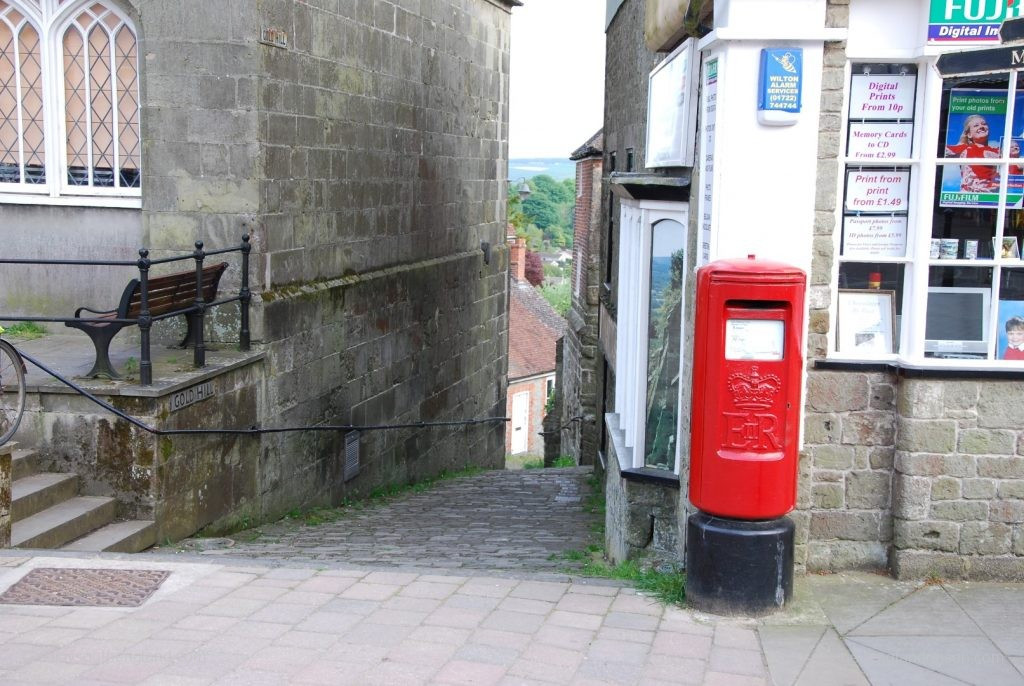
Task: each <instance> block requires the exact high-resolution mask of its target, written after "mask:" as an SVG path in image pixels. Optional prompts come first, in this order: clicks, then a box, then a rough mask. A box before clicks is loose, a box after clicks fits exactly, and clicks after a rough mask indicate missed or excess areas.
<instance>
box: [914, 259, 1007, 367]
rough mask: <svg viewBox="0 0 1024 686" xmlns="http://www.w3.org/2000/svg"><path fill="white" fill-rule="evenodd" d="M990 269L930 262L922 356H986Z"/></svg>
mask: <svg viewBox="0 0 1024 686" xmlns="http://www.w3.org/2000/svg"><path fill="white" fill-rule="evenodd" d="M991 302H992V269H991V268H988V267H959V266H955V267H954V266H951V267H946V266H932V267H931V268H930V269H929V270H928V301H927V309H926V312H925V346H924V350H925V356H926V357H940V358H954V359H959V358H965V359H986V358H987V357H988V335H989V334H988V330H989V326H988V324H989V317H990V313H991Z"/></svg>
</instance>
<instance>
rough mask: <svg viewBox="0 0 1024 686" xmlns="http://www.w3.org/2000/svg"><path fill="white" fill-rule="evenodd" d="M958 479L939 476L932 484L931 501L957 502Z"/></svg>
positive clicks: (959, 495) (958, 496) (958, 492)
mask: <svg viewBox="0 0 1024 686" xmlns="http://www.w3.org/2000/svg"><path fill="white" fill-rule="evenodd" d="M960 492H961V488H960V479H954V478H952V477H949V476H940V477H939V478H937V479H935V481H933V482H932V500H959V499H960V497H961V494H960Z"/></svg>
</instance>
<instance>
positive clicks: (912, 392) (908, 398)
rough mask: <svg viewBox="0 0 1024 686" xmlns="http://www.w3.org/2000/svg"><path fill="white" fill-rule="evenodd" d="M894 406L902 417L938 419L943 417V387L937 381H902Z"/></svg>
mask: <svg viewBox="0 0 1024 686" xmlns="http://www.w3.org/2000/svg"><path fill="white" fill-rule="evenodd" d="M896 406H897V408H898V409H899V413H900V415H901V416H903V417H909V418H913V419H939V418H941V417H942V416H943V411H944V409H945V408H944V405H943V385H942V382H939V381H923V380H920V379H913V380H904V381H903V383H901V384H900V386H899V394H898V395H897V398H896Z"/></svg>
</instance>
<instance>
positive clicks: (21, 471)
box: [11, 448, 39, 479]
mask: <svg viewBox="0 0 1024 686" xmlns="http://www.w3.org/2000/svg"><path fill="white" fill-rule="evenodd" d="M38 471H39V453H37V452H36V451H35V450H31V449H28V448H16V449H15V450H14V453H13V454H12V455H11V478H12V479H23V478H25V477H26V476H29V475H31V474H35V473H36V472H38Z"/></svg>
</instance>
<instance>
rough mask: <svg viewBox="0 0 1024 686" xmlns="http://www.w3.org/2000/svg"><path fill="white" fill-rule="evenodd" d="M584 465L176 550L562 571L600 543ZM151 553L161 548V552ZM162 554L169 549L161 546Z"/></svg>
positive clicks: (284, 523)
mask: <svg viewBox="0 0 1024 686" xmlns="http://www.w3.org/2000/svg"><path fill="white" fill-rule="evenodd" d="M590 473H591V469H590V468H589V467H576V468H570V469H543V470H541V469H531V470H521V471H490V472H484V473H482V474H479V475H474V476H467V477H460V478H456V479H452V480H450V481H441V482H438V483H436V484H434V485H433V486H432V487H430V488H429V489H427V490H425V491H422V492H419V493H416V492H407V493H404V494H401V495H398V496H396V497H395V498H394V499H391V500H389V501H387V502H384V503H378V504H370V505H368V506H366V507H364V508H346V509H347V510H348V511H349V512H348V513H347V514H345V516H343V517H342V518H340V519H338V520H337V521H334V522H326V523H322V524H317V525H307V524H306V523H304V522H303V521H301V520H293V519H284V520H281V521H279V522H276V523H273V524H267V525H264V526H262V527H258V528H256V529H250V530H248V531H245V532H242V533H240V534H238V535H236V536H235V537H234V538H233V539H232V540H234V544H233V545H232V546H231V547H226V548H212V549H211V548H207V549H205V550H204V549H203V548H204V546H208V545H209V543H205V544H204V542H203V539H193V540H190V541H186V542H184V544H183V545H182V546H181V547H182V548H184V549H185V550H198V551H200V552H201V554H203V555H204V556H210V555H217V556H221V557H248V558H259V559H260V560H264V561H265V560H282V561H284V560H287V561H290V562H291V561H310V562H314V561H325V562H326V561H329V562H344V563H350V564H355V565H370V566H375V565H387V566H388V567H392V568H393V567H409V568H428V569H429V568H437V569H441V568H443V569H466V570H492V571H503V572H561V571H569V570H571V569H575V568H577V567H578V566H579V565H580V563H579V562H573V561H571V560H567V559H566V558H565V555H564V553H565V552H566V551H581V550H584V549H585V548H586V546H587V544H588V543H592V542H596V540H597V535H596V534H595V533H594V530H595V527H596V526H598V525H599V524H600V518H601V515H598V514H592V513H588V512H586V511H585V508H584V499H585V497H586V495H587V494H588V493H589V492H590V487H589V485H588V484H587V477H588V476H589V475H590ZM156 552H161V551H160V550H159V549H158V550H157V551H156ZM162 552H166V550H163V551H162Z"/></svg>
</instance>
